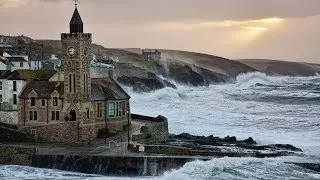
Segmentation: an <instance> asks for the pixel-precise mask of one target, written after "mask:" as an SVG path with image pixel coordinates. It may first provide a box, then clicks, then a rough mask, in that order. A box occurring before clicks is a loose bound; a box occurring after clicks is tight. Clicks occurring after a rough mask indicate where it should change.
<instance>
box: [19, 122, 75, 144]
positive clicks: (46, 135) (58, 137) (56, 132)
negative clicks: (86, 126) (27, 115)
mask: <svg viewBox="0 0 320 180" xmlns="http://www.w3.org/2000/svg"><path fill="white" fill-rule="evenodd" d="M20 131H22V132H25V133H27V134H32V135H33V136H34V138H35V139H36V140H37V141H38V142H61V143H63V142H65V143H66V142H68V143H70V142H71V143H75V142H78V141H79V140H80V139H79V137H80V136H79V131H78V122H66V123H57V124H50V125H42V126H29V127H28V126H27V127H22V128H21V129H20Z"/></svg>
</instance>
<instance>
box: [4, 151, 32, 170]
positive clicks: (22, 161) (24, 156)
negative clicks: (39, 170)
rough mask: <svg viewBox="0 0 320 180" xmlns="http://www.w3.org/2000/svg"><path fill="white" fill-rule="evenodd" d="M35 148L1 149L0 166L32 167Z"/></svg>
mask: <svg viewBox="0 0 320 180" xmlns="http://www.w3.org/2000/svg"><path fill="white" fill-rule="evenodd" d="M35 153H36V149H35V148H22V147H0V164H13V165H23V166H30V165H31V163H32V156H33V155H34V154H35Z"/></svg>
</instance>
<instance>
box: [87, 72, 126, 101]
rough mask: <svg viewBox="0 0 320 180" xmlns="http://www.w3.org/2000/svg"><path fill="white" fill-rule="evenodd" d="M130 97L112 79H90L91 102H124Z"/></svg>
mask: <svg viewBox="0 0 320 180" xmlns="http://www.w3.org/2000/svg"><path fill="white" fill-rule="evenodd" d="M124 99H130V96H129V95H128V94H127V93H126V92H125V91H124V90H123V89H122V88H121V86H120V85H119V84H118V83H117V82H116V81H115V80H113V79H110V78H104V79H91V100H93V101H103V100H124Z"/></svg>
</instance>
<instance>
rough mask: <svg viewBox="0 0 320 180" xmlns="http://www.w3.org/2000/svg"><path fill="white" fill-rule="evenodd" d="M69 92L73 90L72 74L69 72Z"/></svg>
mask: <svg viewBox="0 0 320 180" xmlns="http://www.w3.org/2000/svg"><path fill="white" fill-rule="evenodd" d="M69 92H72V79H71V74H69Z"/></svg>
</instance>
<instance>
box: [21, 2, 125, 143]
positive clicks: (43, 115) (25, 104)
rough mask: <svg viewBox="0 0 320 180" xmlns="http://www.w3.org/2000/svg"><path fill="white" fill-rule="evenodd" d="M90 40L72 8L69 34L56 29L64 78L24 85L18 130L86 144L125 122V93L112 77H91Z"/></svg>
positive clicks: (44, 138)
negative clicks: (99, 133)
mask: <svg viewBox="0 0 320 180" xmlns="http://www.w3.org/2000/svg"><path fill="white" fill-rule="evenodd" d="M91 41H92V35H91V34H89V33H83V22H82V19H81V17H80V14H79V12H78V9H77V8H75V11H74V13H73V16H72V19H71V21H70V33H62V34H61V43H62V48H63V49H64V52H65V53H64V54H63V56H62V71H63V78H61V79H63V81H32V82H30V83H28V84H27V86H26V87H25V88H24V90H23V92H22V93H21V95H20V97H19V98H20V102H19V105H20V108H19V123H20V127H21V128H20V130H21V131H24V132H27V133H31V134H32V135H33V136H34V137H35V138H36V139H37V140H38V141H42V142H66V143H87V142H90V141H92V140H95V139H96V138H97V134H98V132H99V131H101V130H103V131H105V130H107V131H109V132H119V131H123V127H124V126H127V125H128V123H130V106H129V99H130V97H129V95H128V94H127V93H126V92H125V91H124V90H123V89H122V88H121V87H120V86H119V85H118V84H117V82H116V81H114V80H113V79H112V78H104V79H92V78H91V75H90V62H91V57H90V49H91ZM58 79H60V78H58Z"/></svg>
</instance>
